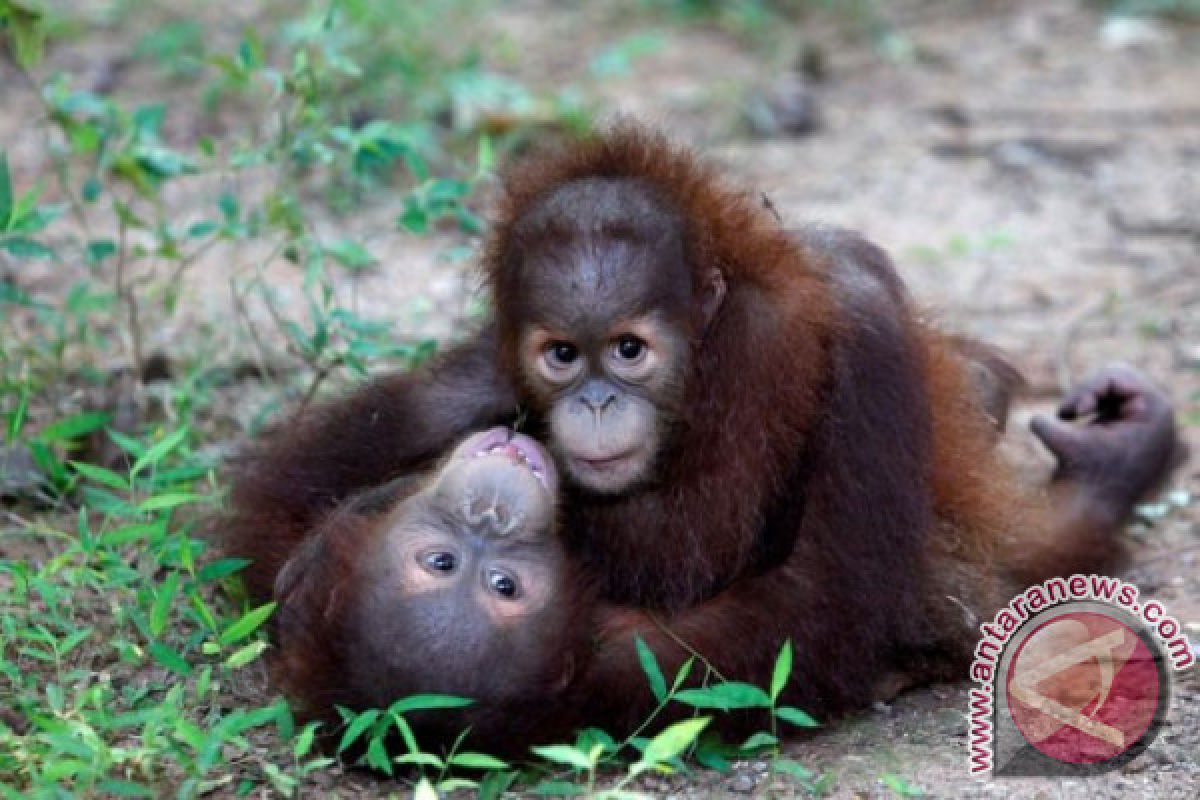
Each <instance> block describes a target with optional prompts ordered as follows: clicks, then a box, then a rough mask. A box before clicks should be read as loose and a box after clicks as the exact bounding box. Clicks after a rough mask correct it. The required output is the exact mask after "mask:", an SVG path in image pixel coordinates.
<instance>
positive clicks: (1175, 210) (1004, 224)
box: [0, 0, 1200, 798]
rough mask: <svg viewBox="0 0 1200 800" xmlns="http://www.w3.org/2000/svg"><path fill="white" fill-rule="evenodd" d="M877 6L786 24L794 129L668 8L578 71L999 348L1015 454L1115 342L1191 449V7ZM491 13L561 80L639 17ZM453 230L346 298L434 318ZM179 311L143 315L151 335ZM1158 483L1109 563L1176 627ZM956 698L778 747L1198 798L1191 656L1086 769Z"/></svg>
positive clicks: (1073, 789)
mask: <svg viewBox="0 0 1200 800" xmlns="http://www.w3.org/2000/svg"><path fill="white" fill-rule="evenodd" d="M884 13H885V16H886V17H887V18H888V19H889V20H890V22H891V24H892V25H893V26H894V28H893V29H894V31H895V33H896V34H898V35H899V36H900V37H902V38H903V40H904V41H905V42H907V44H908V45H909V48H908V52H909V54H910V55H911V58H909V59H903V60H896V59H887V58H881V57H880V56H879V55H878V54H877V53H876V52H875V51H874V50H873V49H872V48H871V46H870V45H869V43H866V42H863V41H857V40H855V39H854V38H853V37H851V36H850V35H849V34H848V33H847V31H846V30H845V26H843V25H835V24H833V23H831V22H829V21H827V20H818V21H816V22H814V23H813V24H811V25H805V26H804V27H803V28H801V27H799V26H798V27H797V30H796V31H795V34H796V37H797V38H798V39H799V38H803V39H804V40H805V41H807V42H809V43H810V44H812V45H815V46H818V47H820V48H821V49H822V51H823V52H824V53H825V55H826V59H827V62H828V73H829V75H828V77H827V78H826V79H825V80H824V81H821V82H819V83H814V84H813V85H812V90H813V91H814V93H815V97H816V100H817V102H818V103H819V106H820V109H821V113H822V119H823V124H822V127H821V129H820V130H819V131H818V132H817V133H816V134H814V135H812V136H808V137H804V138H790V137H780V138H771V139H762V138H755V137H752V136H750V135H749V134H748V133H747V132H746V130H745V128H744V126H742V125H741V124H740V122H739V108H740V107H741V104H742V101H743V100H744V98H745V96H746V93H747V92H748V91H750V90H752V89H753V88H755V87H761V86H765V85H768V84H770V83H771V82H772V81H773V80H775V79H776V78H777V77H779V76H780V74H781V73H782V72H783V71H784V70H785V69H786V68H787V66H788V65H787V64H780V63H776V62H775V60H774V59H768V58H765V57H764V56H762V55H761V54H760V53H759V52H758V51H757V50H756V49H755V48H754V47H752V46H751V45H749V44H748V43H746V42H745V41H743V40H741V39H739V38H737V37H734V36H731V35H729V34H728V33H724V32H720V31H717V30H714V29H705V28H701V27H693V28H689V27H682V28H681V27H679V26H671V27H669V28H667V27H664V28H663V29H662V31H661V43H660V46H659V47H658V48H657V49H656V50H655V52H653V53H650V54H649V55H646V56H644V57H642V58H639V59H638V60H637V61H636V62H635V63H634V65H633V67H632V69H631V70H630V72H629V74H628V75H626V76H624V77H621V76H618V77H616V78H614V79H610V80H607V81H605V82H604V83H602V84H601V85H600V86H599V87H597V88H596V89H595V92H596V93H597V94H598V99H599V101H600V102H601V103H602V105H603V106H604V107H605V108H608V109H612V110H614V111H618V110H619V111H622V112H626V113H631V114H635V115H637V116H639V117H642V118H645V119H647V120H649V121H651V122H656V123H658V124H660V125H662V126H664V127H665V128H667V129H668V130H669V131H671V132H672V133H673V134H674V135H675V136H677V137H680V138H682V139H683V140H685V141H690V142H693V143H695V144H696V145H698V146H701V147H703V148H704V149H705V150H706V152H708V153H710V154H711V155H712V156H714V157H715V158H716V159H718V160H719V161H720V162H722V163H724V164H725V165H727V166H728V167H729V170H730V172H731V173H732V174H733V175H735V176H736V177H738V178H739V179H742V180H744V181H745V182H746V183H747V184H748V185H751V186H754V187H756V188H758V189H761V190H762V191H763V192H764V193H766V194H767V195H768V196H769V197H770V199H771V201H772V202H773V204H774V205H775V207H776V208H777V209H778V210H779V213H780V214H781V216H782V217H783V218H784V220H785V221H786V222H787V223H788V224H800V223H808V222H824V223H831V224H838V225H843V226H847V227H851V228H855V229H858V230H860V231H863V232H864V233H865V234H867V235H868V236H869V237H870V238H872V239H873V240H874V241H875V242H877V243H878V244H880V245H882V246H883V247H884V248H886V249H888V250H889V251H890V252H891V253H892V254H893V256H894V257H895V259H896V262H897V264H898V267H899V269H900V271H901V273H902V274H903V275H904V277H905V279H906V280H907V281H908V284H909V286H910V288H911V290H912V292H913V293H914V295H915V296H916V297H917V298H918V300H919V301H920V302H921V303H922V304H923V305H924V306H926V307H927V308H928V309H929V312H928V313H929V314H930V316H931V317H933V318H935V319H937V320H940V321H941V323H942V324H944V325H945V326H946V327H947V328H950V329H953V330H957V331H961V332H964V333H969V334H972V335H975V336H978V337H981V338H983V339H985V340H988V341H990V342H993V343H995V344H997V345H1000V346H1002V347H1004V348H1006V349H1007V350H1008V352H1009V353H1010V354H1011V355H1012V357H1013V360H1014V362H1015V363H1016V364H1017V365H1018V366H1019V367H1020V368H1021V369H1022V371H1023V372H1024V373H1025V375H1026V377H1027V378H1028V379H1029V391H1028V394H1027V397H1026V398H1025V400H1026V402H1025V403H1024V405H1023V406H1022V407H1021V408H1020V409H1018V412H1017V415H1016V418H1015V419H1014V421H1013V424H1012V426H1011V429H1010V430H1011V434H1010V439H1011V440H1012V441H1011V442H1010V446H1011V447H1013V448H1014V450H1015V451H1017V452H1019V453H1021V454H1023V456H1024V457H1025V458H1026V459H1027V461H1028V463H1030V464H1031V465H1033V466H1031V469H1044V468H1045V461H1044V459H1041V460H1039V458H1038V457H1037V454H1036V448H1034V447H1033V445H1032V444H1031V443H1030V440H1029V435H1028V433H1027V432H1026V431H1027V425H1026V424H1025V423H1026V421H1027V419H1028V416H1029V414H1030V413H1031V412H1032V411H1033V410H1045V409H1047V408H1049V407H1050V405H1051V404H1052V403H1053V400H1054V398H1055V397H1057V396H1058V395H1059V394H1060V392H1061V391H1062V389H1063V388H1064V387H1065V386H1066V385H1067V384H1069V383H1070V382H1071V381H1073V380H1075V379H1078V378H1080V377H1082V376H1083V375H1084V374H1085V373H1087V372H1088V371H1090V370H1092V369H1094V368H1096V367H1098V366H1100V365H1102V364H1104V363H1106V362H1108V361H1111V360H1116V359H1120V360H1125V361H1129V362H1131V363H1133V364H1136V365H1138V366H1139V367H1140V368H1142V369H1143V370H1145V371H1146V372H1148V373H1149V374H1151V375H1152V376H1153V377H1154V378H1155V379H1157V380H1158V381H1160V382H1161V383H1162V384H1163V385H1164V386H1165V387H1166V388H1167V389H1168V390H1169V392H1170V394H1171V396H1172V398H1173V399H1174V401H1175V402H1176V403H1177V406H1178V408H1179V410H1180V412H1181V416H1182V418H1183V419H1184V420H1185V425H1184V434H1185V437H1186V438H1187V439H1188V440H1189V441H1190V443H1191V446H1192V449H1193V452H1200V29H1197V28H1196V27H1187V26H1184V25H1171V24H1163V23H1151V24H1150V25H1149V26H1147V27H1144V28H1136V27H1133V28H1131V27H1128V26H1127V27H1125V28H1122V27H1120V26H1113V25H1112V24H1111V23H1106V20H1105V18H1104V17H1103V16H1102V15H1100V14H1099V13H1097V12H1096V11H1095V10H1094V9H1093V7H1091V6H1089V5H1086V4H1083V3H1080V2H1036V1H1034V0H1029V1H1027V2H978V3H972V4H965V3H961V2H960V3H920V4H918V3H911V2H901V3H896V4H888V6H887V8H886V10H885V12H884ZM488 24H489V25H494V26H495V27H496V29H497V30H498V31H501V32H502V33H503V35H505V36H507V37H509V38H510V39H511V40H512V46H513V49H514V50H515V51H516V52H520V53H521V54H522V58H521V59H520V61H519V62H518V63H517V64H516V66H515V70H516V72H517V73H518V75H519V77H520V78H521V79H522V80H525V81H527V82H528V83H530V84H532V85H534V86H538V85H542V86H553V85H555V84H567V83H571V82H572V81H575V80H577V79H579V78H580V76H581V75H582V74H583V73H584V72H585V70H586V63H587V58H588V57H590V56H593V55H595V54H596V52H597V49H598V48H599V47H600V46H601V44H602V41H612V39H613V38H614V36H620V35H623V34H627V33H632V32H635V31H636V30H637V29H636V28H635V27H632V25H633V23H630V22H624V21H622V20H620V19H616V18H614V15H613V14H611V13H608V12H606V11H604V10H602V9H596V8H594V7H589V8H587V9H585V10H580V9H579V8H578V7H577V6H576V5H575V4H571V5H570V6H569V7H568V6H567V5H566V4H562V5H560V4H557V3H553V2H549V0H522V2H516V3H513V4H511V5H510V6H506V7H505V9H504V10H503V11H502V12H500V13H498V14H497V16H496V17H495V18H494V19H492V20H490V21H489V22H488ZM637 24H641V23H637ZM14 111H15V112H16V113H13V114H9V115H7V116H8V120H7V121H6V120H4V119H3V117H4V116H5V115H4V114H0V135H2V136H3V137H4V139H5V141H10V138H9V137H10V135H12V136H13V137H14V138H13V139H12V140H11V142H12V144H13V146H16V147H19V146H20V144H21V142H20V141H19V137H17V136H16V134H15V133H14V131H15V130H16V129H17V128H18V127H19V117H20V113H21V112H20V109H14ZM12 160H13V163H14V164H16V163H21V162H19V160H18V158H17V157H16V156H14V157H13V159H12ZM23 163H26V164H31V163H32V162H30V161H25V162H23ZM356 224H361V225H368V224H369V223H368V222H367V221H366V220H365V219H360V220H359V221H358V222H357V223H356ZM350 233H351V234H355V233H356V231H353V230H352V231H350ZM451 238H452V237H451ZM455 243H456V242H454V241H450V240H448V239H447V238H446V237H435V238H420V239H418V238H413V237H408V236H405V235H403V234H393V235H390V236H389V237H387V238H383V239H376V240H373V241H372V242H371V243H370V244H371V246H372V248H373V251H374V252H378V253H380V254H381V255H384V260H385V263H386V268H385V269H383V270H382V271H380V273H379V274H377V275H373V276H367V277H364V278H361V279H359V280H358V282H357V284H356V286H355V287H353V288H354V289H355V290H356V296H357V297H359V298H361V301H362V303H363V304H366V305H367V306H368V307H375V308H377V309H384V310H387V309H391V310H396V309H413V308H415V309H417V312H416V313H406V314H404V316H405V319H406V320H408V322H407V323H406V324H408V325H409V326H411V328H412V332H415V333H422V334H426V335H433V336H437V337H439V338H451V337H453V336H454V335H455V334H456V333H457V332H458V331H460V330H461V329H462V325H463V319H464V317H465V315H466V313H467V309H468V308H469V303H468V302H467V301H466V300H465V299H464V297H466V296H467V295H468V294H469V291H470V287H471V286H472V285H473V279H472V278H471V276H470V272H469V267H468V266H466V265H462V264H447V263H445V262H443V261H442V260H440V259H439V254H440V253H441V252H442V251H443V250H444V249H445V248H447V247H449V246H450V245H451V244H455ZM225 255H226V256H227V254H225ZM237 268H238V262H237V260H236V259H233V260H230V259H228V258H227V257H224V258H223V260H222V261H221V262H220V263H217V262H216V261H214V262H213V263H212V264H206V265H203V266H202V268H198V269H196V270H194V271H193V273H192V275H193V278H192V280H193V281H194V282H195V284H196V285H195V287H194V289H193V291H194V293H195V296H196V298H197V300H198V304H197V308H200V309H202V310H204V312H203V313H204V314H211V313H219V311H217V312H213V309H219V308H220V307H221V304H222V303H224V302H226V300H225V295H224V294H223V293H221V294H217V293H215V292H213V291H212V290H211V289H209V288H207V287H211V286H214V285H222V284H223V281H222V280H218V279H216V278H215V277H214V276H215V275H219V271H220V270H236V269H237ZM196 276H199V277H196ZM288 280H296V278H295V277H294V276H293V277H288V275H287V274H284V272H282V271H281V273H280V276H279V281H280V284H281V286H282V285H284V284H285V283H286V282H287V281H288ZM180 335H184V334H183V333H181V332H180V331H177V330H166V331H162V332H160V333H159V334H158V336H159V337H160V338H161V339H162V341H163V342H166V343H169V342H170V341H171V340H172V339H173V338H175V337H177V336H180ZM211 335H212V336H213V337H214V338H215V339H218V340H219V339H220V338H221V337H228V341H227V343H226V345H225V347H227V348H230V349H236V348H237V347H239V346H241V347H244V346H245V342H244V340H243V341H242V342H241V343H240V344H239V341H238V334H237V333H236V332H226V331H221V330H219V329H218V330H214V331H212V332H211ZM256 402H257V400H254V401H251V400H250V399H247V400H246V401H245V405H246V406H247V408H248V407H249V406H250V405H252V404H253V403H256ZM247 413H249V412H248V411H247ZM1174 488H1175V489H1177V490H1182V491H1183V492H1186V493H1190V497H1191V498H1192V499H1191V500H1190V501H1187V502H1181V503H1180V505H1181V506H1183V507H1176V508H1172V509H1170V510H1168V511H1167V512H1166V513H1165V514H1163V515H1154V516H1151V517H1149V518H1147V519H1146V520H1145V521H1144V522H1143V523H1139V524H1137V525H1135V526H1133V527H1132V529H1131V530H1130V531H1129V534H1128V535H1129V536H1130V537H1131V539H1132V546H1133V551H1134V554H1135V564H1134V566H1133V568H1132V570H1131V572H1130V574H1129V577H1131V579H1132V580H1134V581H1135V582H1136V583H1137V584H1138V585H1139V586H1140V587H1141V588H1142V590H1143V593H1144V594H1147V595H1150V596H1153V597H1155V598H1157V599H1159V600H1160V601H1161V602H1162V603H1163V604H1164V605H1165V606H1166V607H1167V608H1168V609H1169V611H1170V612H1171V613H1172V614H1173V615H1174V616H1176V617H1177V618H1179V619H1180V620H1181V621H1182V622H1184V623H1185V624H1186V625H1187V630H1188V633H1189V634H1190V635H1191V636H1192V638H1193V641H1195V640H1196V639H1200V569H1198V563H1200V460H1197V459H1195V458H1194V459H1193V460H1192V461H1191V462H1190V463H1189V464H1188V465H1186V466H1185V467H1184V468H1183V469H1182V470H1181V471H1180V473H1179V474H1178V476H1177V478H1176V480H1175V483H1174ZM1178 498H1183V499H1184V500H1186V497H1185V495H1183V494H1178V493H1177V499H1178ZM965 710H966V688H965V686H937V687H932V688H928V689H922V690H918V691H912V692H909V693H906V694H905V695H903V696H902V697H901V698H899V699H898V700H896V701H895V702H894V703H890V704H887V705H880V706H879V707H877V708H876V709H874V710H872V711H870V712H868V713H864V714H862V715H859V716H857V717H855V718H853V719H849V720H845V721H842V722H839V723H837V724H833V725H830V726H829V727H828V728H827V729H825V730H824V731H823V732H822V733H820V734H819V735H817V736H814V737H812V738H811V739H808V740H806V741H802V742H797V743H794V744H791V745H789V746H788V752H789V755H790V756H791V757H793V758H795V759H796V760H798V761H800V762H802V763H804V764H806V765H808V766H810V767H812V768H814V769H815V770H818V771H820V772H827V773H831V774H832V778H833V779H832V782H831V788H830V792H831V794H832V796H834V797H845V798H868V797H877V796H889V795H890V794H892V792H893V790H892V789H889V788H888V787H887V786H886V785H885V784H884V783H883V782H882V781H881V776H883V775H885V774H894V775H899V776H901V777H903V778H904V779H905V780H906V781H907V782H908V783H910V784H912V785H913V786H914V787H918V788H919V789H921V790H923V791H924V792H925V794H926V796H931V797H948V798H957V797H1010V796H1011V797H1022V798H1074V797H1083V796H1087V797H1092V798H1117V797H1127V796H1129V797H1163V798H1176V797H1177V798H1194V797H1197V796H1200V675H1198V674H1197V672H1196V670H1194V669H1193V671H1192V672H1191V673H1190V674H1186V675H1181V676H1179V680H1178V681H1177V682H1176V685H1175V687H1174V698H1173V704H1172V708H1171V711H1170V716H1169V718H1168V721H1167V724H1166V727H1165V728H1164V730H1163V732H1162V735H1161V736H1160V737H1159V738H1158V740H1157V741H1156V743H1155V744H1154V745H1153V746H1152V747H1151V748H1150V750H1149V751H1148V752H1147V753H1145V754H1143V755H1142V756H1141V757H1139V758H1138V759H1136V760H1135V761H1133V762H1132V763H1130V764H1129V765H1127V766H1126V767H1125V768H1124V769H1122V770H1120V771H1118V772H1115V773H1112V774H1108V775H1105V776H1101V777H1095V778H1091V779H1088V780H1086V781H1085V780H1059V779H1053V780H1051V779H1026V780H1020V781H1017V780H1004V781H994V782H987V783H980V782H975V781H972V780H969V779H968V778H967V774H966V765H967V753H966V744H965V743H966V721H965ZM764 769H765V764H758V763H747V764H743V765H739V767H738V769H737V771H736V772H735V773H734V774H733V775H727V776H721V775H717V774H715V773H706V772H697V773H693V774H691V775H687V776H675V777H672V778H662V779H659V778H656V779H653V780H651V781H650V782H648V783H644V784H643V785H642V787H641V788H643V789H645V790H648V791H651V792H654V793H656V794H662V795H666V796H674V797H681V798H682V797H710V796H723V795H729V796H737V797H742V796H763V797H768V796H770V797H784V796H791V795H792V794H794V793H797V792H798V790H797V789H795V788H793V787H792V786H791V785H790V784H784V783H775V782H773V779H770V778H764V777H763V776H762V773H763V770H764ZM319 780H320V786H319V787H310V791H311V792H312V795H311V796H330V795H333V794H337V795H343V796H364V795H372V794H377V793H387V792H388V791H393V790H394V787H393V786H391V785H387V784H380V783H378V782H376V781H374V780H373V779H370V778H367V777H364V776H362V775H357V774H347V775H345V776H342V777H341V778H339V779H338V780H337V781H336V782H331V779H330V776H329V775H328V774H326V775H325V776H322V777H321V778H320V779H319Z"/></svg>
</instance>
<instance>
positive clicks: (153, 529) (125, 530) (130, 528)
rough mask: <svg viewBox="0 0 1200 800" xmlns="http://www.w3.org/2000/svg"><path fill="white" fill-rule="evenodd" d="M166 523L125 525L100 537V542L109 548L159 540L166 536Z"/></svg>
mask: <svg viewBox="0 0 1200 800" xmlns="http://www.w3.org/2000/svg"><path fill="white" fill-rule="evenodd" d="M166 532H167V528H166V521H165V520H163V521H159V522H151V523H145V524H137V525H124V526H122V527H120V528H114V529H113V530H111V531H108V532H106V533H104V534H102V535H101V536H100V541H102V542H104V544H105V545H106V546H108V547H116V546H118V545H123V544H129V543H130V542H136V541H137V540H138V539H151V540H159V539H161V538H162V537H163V536H164V535H166Z"/></svg>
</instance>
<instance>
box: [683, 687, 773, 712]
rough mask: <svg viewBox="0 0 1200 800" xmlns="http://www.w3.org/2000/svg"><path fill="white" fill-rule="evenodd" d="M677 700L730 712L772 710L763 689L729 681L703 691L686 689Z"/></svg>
mask: <svg viewBox="0 0 1200 800" xmlns="http://www.w3.org/2000/svg"><path fill="white" fill-rule="evenodd" d="M675 699H676V700H678V701H679V702H681V703H683V704H684V705H689V706H692V707H693V708H716V709H720V710H722V711H730V710H732V709H736V708H770V707H771V698H770V696H769V695H767V693H766V692H764V691H763V690H762V689H760V688H758V687H757V686H754V685H753V684H749V683H741V682H739V681H728V682H726V683H718V684H716V685H715V686H708V687H706V688H703V689H684V690H683V691H681V692H679V693H678V694H676V695H675Z"/></svg>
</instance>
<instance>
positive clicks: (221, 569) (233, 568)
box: [196, 558, 251, 583]
mask: <svg viewBox="0 0 1200 800" xmlns="http://www.w3.org/2000/svg"><path fill="white" fill-rule="evenodd" d="M250 563H251V560H250V559H248V558H219V559H217V560H216V561H210V562H208V563H207V564H205V565H204V566H203V567H201V568H200V571H199V572H197V573H196V580H198V581H200V582H201V583H212V582H214V581H219V580H221V579H223V578H227V577H229V576H230V575H233V574H234V573H235V572H239V571H241V570H242V569H244V568H245V567H247V566H248V565H249V564H250Z"/></svg>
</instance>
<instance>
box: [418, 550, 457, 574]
mask: <svg viewBox="0 0 1200 800" xmlns="http://www.w3.org/2000/svg"><path fill="white" fill-rule="evenodd" d="M425 566H426V567H428V568H429V569H431V570H433V571H434V572H454V570H455V568H457V567H458V559H457V558H455V557H454V553H428V554H426V556H425Z"/></svg>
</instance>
